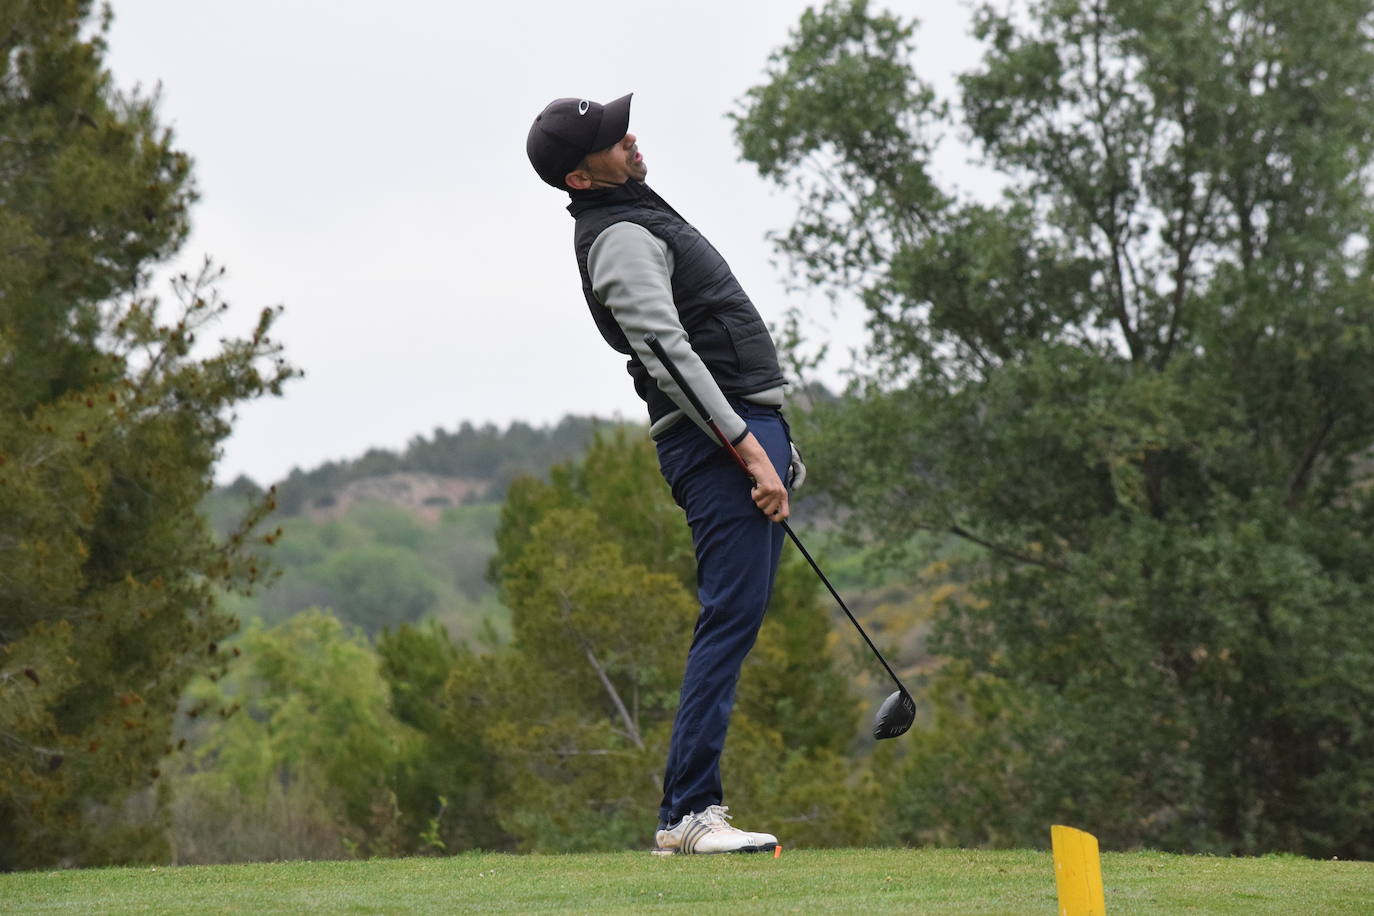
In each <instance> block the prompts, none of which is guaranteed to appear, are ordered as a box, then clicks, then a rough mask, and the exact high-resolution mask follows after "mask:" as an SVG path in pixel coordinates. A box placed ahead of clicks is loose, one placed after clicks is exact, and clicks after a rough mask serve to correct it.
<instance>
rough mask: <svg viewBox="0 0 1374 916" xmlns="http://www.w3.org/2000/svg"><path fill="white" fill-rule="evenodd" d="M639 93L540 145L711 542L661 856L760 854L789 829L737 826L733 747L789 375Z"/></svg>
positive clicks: (613, 338)
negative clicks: (641, 131)
mask: <svg viewBox="0 0 1374 916" xmlns="http://www.w3.org/2000/svg"><path fill="white" fill-rule="evenodd" d="M629 127H630V96H628V95H627V96H623V97H622V98H618V99H616V100H615V101H613V102H609V103H607V104H605V105H599V104H597V103H596V102H592V101H589V100H587V99H557V100H555V101H553V102H551V103H550V104H549V105H548V107H546V108H545V109H544V110H543V111H542V112H541V113H540V114H539V116H538V117H536V118H535V119H534V124H533V125H531V127H530V131H529V136H528V138H527V140H526V144H525V148H526V152H527V153H528V154H529V159H530V163H531V164H532V165H533V166H534V170H535V171H536V172H537V173H538V174H539V177H540V178H542V179H543V180H544V181H545V182H546V183H548V184H550V185H552V186H553V187H555V188H557V189H559V190H560V191H565V192H567V194H568V195H569V197H571V201H570V203H569V204H568V212H569V213H571V214H572V216H573V218H574V219H575V220H576V229H575V231H574V235H573V248H574V251H575V253H576V256H577V269H578V271H579V272H580V273H581V275H582V293H583V295H584V296H585V297H586V300H587V306H588V307H589V308H590V309H591V313H592V320H593V321H595V322H596V327H597V329H598V330H599V331H600V332H601V336H602V337H603V338H605V340H606V343H608V344H610V345H611V347H612V348H613V349H615V350H617V351H619V352H620V353H623V354H625V355H626V356H628V357H629V362H628V363H627V364H626V369H627V370H628V371H629V374H630V377H631V378H632V379H633V380H634V386H635V390H636V391H637V392H638V393H639V396H640V397H641V398H643V399H644V401H645V403H646V404H647V406H648V410H649V423H650V427H649V433H650V435H652V436H653V438H654V442H655V444H656V445H657V448H658V460H659V467H660V468H661V469H662V471H663V477H664V479H665V480H667V481H668V485H669V486H670V487H671V488H672V492H673V498H674V499H675V500H676V501H677V504H678V505H679V506H681V507H682V508H683V510H684V511H685V512H686V514H687V523H688V525H690V526H691V529H692V540H693V542H694V544H695V546H696V557H697V585H698V589H697V594H698V597H699V599H700V601H701V614H700V616H699V617H698V618H697V624H696V630H695V632H694V634H693V637H692V646H691V649H690V650H689V651H688V653H687V668H686V671H685V672H684V673H683V676H682V692H681V695H680V699H679V703H678V710H677V717H676V719H675V720H674V722H673V735H672V741H671V743H670V745H669V749H668V761H667V764H666V765H665V766H664V770H663V801H662V803H661V804H660V806H659V810H658V820H659V826H658V830H657V832H656V833H655V836H654V840H655V849H654V852H656V853H660V854H667V853H714V852H760V851H768V850H772V849H774V848H775V847H776V846H777V844H778V839H777V837H775V836H773V835H772V834H770V833H749V832H746V831H743V830H738V829H736V828H735V827H732V826H731V825H730V824H729V822H728V820H727V818H728V817H729V815H727V814H726V810H727V809H726V807H725V806H724V805H723V804H722V803H721V802H722V801H723V799H724V794H723V790H722V788H721V780H720V754H721V750H722V749H723V748H724V747H725V733H726V730H727V729H728V728H729V725H730V713H731V710H732V709H733V707H734V703H735V683H736V681H737V680H738V679H739V674H740V666H741V665H742V664H743V663H744V657H745V656H746V655H748V654H749V650H750V649H751V648H752V647H753V645H754V639H755V637H756V636H757V635H758V631H759V625H760V624H761V623H762V622H763V614H764V610H765V609H766V608H767V606H768V598H769V595H770V594H771V593H772V590H773V580H774V577H775V576H776V574H777V569H778V557H779V555H780V554H781V551H782V542H783V538H784V533H783V529H782V527H781V526H780V525H777V524H774V523H775V522H779V521H782V520H783V519H785V518H787V515H788V504H787V495H788V487H787V485H785V484H784V480H786V481H787V482H788V484H790V485H793V486H795V485H799V484H800V483H801V479H802V477H803V476H804V475H805V468H804V467H802V464H801V460H800V458H799V457H798V456H797V454H796V450H795V449H794V448H793V447H792V443H791V437H790V435H789V431H788V427H787V422H786V421H785V420H784V419H783V416H782V411H781V407H782V402H783V384H784V382H783V375H782V370H781V368H780V367H779V365H778V355H777V350H776V348H775V347H774V345H773V339H772V337H771V336H770V335H769V333H768V329H767V327H766V326H765V325H764V323H763V319H762V318H760V317H759V313H758V310H757V309H755V308H754V304H753V303H752V302H750V301H749V297H748V296H747V295H745V293H744V290H743V289H741V288H740V285H739V282H738V281H737V280H736V279H735V276H734V274H733V273H731V271H730V267H729V265H728V264H726V263H725V259H724V258H722V257H721V256H720V254H719V253H718V252H717V251H716V249H715V248H713V247H712V246H711V244H710V243H709V242H708V241H706V239H705V238H704V237H703V236H702V235H701V233H699V232H698V231H697V230H696V229H695V228H693V227H692V225H691V224H690V223H688V222H687V221H686V220H684V219H683V218H682V217H681V216H680V215H678V212H677V211H676V210H674V209H673V208H672V207H671V206H669V205H668V203H667V202H666V201H664V200H663V198H661V197H659V196H658V195H657V194H655V193H654V191H653V189H651V188H650V187H649V186H648V185H647V184H645V183H644V179H645V177H646V176H647V175H648V166H647V165H645V162H644V156H643V155H642V154H641V153H640V151H639V145H638V143H637V142H636V138H635V136H634V134H631V133H630V132H629ZM649 332H652V333H653V334H655V335H657V337H658V340H659V342H660V343H662V345H663V347H664V348H665V350H666V351H667V353H668V355H669V357H670V358H671V360H672V361H673V362H674V363H675V364H676V365H677V366H678V368H679V369H680V370H681V372H682V375H683V378H684V380H685V381H686V382H687V385H688V386H689V387H690V388H691V389H693V390H694V391H695V392H696V393H697V395H698V397H700V399H701V401H702V403H703V406H705V408H706V410H707V411H708V412H709V413H710V414H711V415H712V417H713V418H714V419H715V421H716V423H717V425H718V426H719V428H720V430H721V432H722V433H723V434H724V435H725V436H726V437H727V438H729V440H730V442H731V443H732V444H733V445H734V446H735V448H736V450H737V451H738V452H739V454H740V456H741V457H742V458H743V459H744V462H745V464H746V465H747V466H748V468H749V473H750V475H751V476H752V477H753V478H754V481H755V485H754V486H753V488H752V489H750V487H749V484H748V482H747V481H746V480H745V479H744V477H743V475H742V474H741V473H740V469H739V466H738V465H736V464H735V463H734V460H733V459H732V458H731V457H730V455H729V453H728V452H727V451H726V450H725V449H724V448H723V447H722V444H721V443H720V442H719V441H718V440H717V439H716V438H715V436H714V434H713V433H712V432H711V431H710V430H709V428H708V427H707V426H706V423H705V420H704V419H703V418H702V417H701V416H699V415H698V414H697V412H696V411H695V410H693V408H692V406H691V404H690V402H689V401H688V399H687V398H686V397H685V396H684V395H683V393H682V392H681V391H680V390H679V388H678V386H677V385H676V384H675V383H674V382H673V380H672V378H671V377H670V376H669V374H668V371H667V370H666V369H665V368H664V367H663V366H662V365H661V364H660V363H659V361H658V360H657V359H656V358H655V357H654V355H653V354H652V353H651V352H650V350H649V348H648V347H647V346H646V345H645V344H644V342H643V340H644V335H645V334H646V333H649Z"/></svg>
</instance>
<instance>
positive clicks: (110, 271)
mask: <svg viewBox="0 0 1374 916" xmlns="http://www.w3.org/2000/svg"><path fill="white" fill-rule="evenodd" d="M91 7H92V4H91V3H90V2H89V0H57V2H48V3H22V2H21V3H17V4H15V3H10V4H6V5H5V6H4V7H3V10H0V201H3V206H0V869H3V868H13V867H23V866H37V865H45V864H51V863H57V862H68V863H75V864H87V863H97V862H107V861H134V860H141V859H144V858H147V857H150V856H157V855H160V854H161V852H160V849H161V843H162V840H161V832H160V829H159V826H158V823H157V819H156V818H154V819H153V821H151V822H149V823H143V824H140V823H133V822H129V823H126V822H125V819H123V818H120V817H118V816H114V815H111V814H110V813H109V812H112V811H115V810H116V808H117V806H118V805H119V803H120V802H121V800H122V799H124V798H125V797H126V796H127V795H128V794H129V793H130V792H131V791H132V790H134V789H137V788H141V787H143V786H146V785H149V784H150V783H151V782H153V781H155V780H157V778H158V776H159V771H158V768H157V763H158V760H159V759H160V758H161V757H162V755H163V754H164V753H165V751H166V747H167V745H168V737H169V735H170V733H171V726H172V720H173V715H174V712H175V710H176V707H177V703H178V699H179V697H180V694H181V691H182V689H183V687H184V686H185V685H186V683H187V682H188V681H189V680H190V679H191V677H192V676H194V675H195V674H197V673H200V672H204V671H207V670H216V669H218V668H219V666H220V656H219V653H218V644H219V641H220V640H221V639H222V638H223V637H224V636H226V635H227V634H228V633H230V632H231V631H232V630H233V629H234V626H235V621H234V620H233V619H232V618H231V617H229V615H227V614H225V613H223V612H222V611H220V610H219V608H218V607H217V604H216V601H215V597H214V593H215V589H216V588H226V587H227V588H235V587H237V588H243V587H247V586H248V585H249V584H250V583H252V582H253V581H254V580H255V579H256V578H257V575H258V570H257V567H256V561H255V560H254V558H253V555H252V552H251V551H250V550H249V549H248V542H249V535H250V532H251V531H252V529H253V527H254V525H255V524H256V523H257V522H258V521H259V520H260V519H261V517H262V516H263V514H264V513H265V512H266V511H267V509H268V507H269V505H270V497H265V498H264V499H262V500H260V501H259V502H258V504H257V505H256V506H255V507H254V510H253V511H252V512H250V513H249V515H248V517H247V518H246V519H244V520H243V522H242V524H241V525H240V526H239V527H238V528H237V530H236V531H235V532H234V533H233V534H232V535H231V536H230V537H229V538H228V539H226V540H225V541H223V542H221V541H218V540H217V539H216V538H215V537H214V536H213V534H212V532H211V531H210V530H209V528H208V527H207V526H206V524H205V522H204V521H203V520H202V518H201V517H200V515H199V514H198V508H197V507H198V505H199V502H200V500H201V498H202V497H203V495H204V494H205V492H206V491H207V490H208V489H209V487H210V484H211V469H212V466H213V464H214V461H215V460H216V458H217V457H218V448H219V443H220V442H221V441H222V440H223V439H224V438H225V437H226V436H227V435H228V433H229V422H230V411H231V409H232V407H233V406H234V405H235V404H237V403H239V402H241V401H244V400H247V399H251V398H254V397H258V396H260V395H263V394H266V393H269V392H271V393H278V392H279V391H280V386H281V385H282V383H283V382H284V381H285V380H286V379H287V378H289V377H290V376H291V375H292V374H293V370H291V369H290V368H289V367H287V366H286V365H285V364H284V363H283V362H282V361H281V359H280V354H279V352H278V349H277V347H276V345H275V344H273V343H272V342H271V341H270V339H269V337H268V331H269V330H270V327H271V324H272V321H273V319H274V317H275V314H276V313H275V312H274V311H266V312H264V313H263V314H262V317H261V320H260V321H259V322H258V324H257V326H256V327H255V328H254V330H253V332H252V334H251V336H250V337H249V338H246V339H233V340H225V341H223V342H222V343H221V345H220V347H219V348H218V349H217V350H214V351H212V352H207V351H204V350H203V349H200V348H197V349H196V350H195V352H194V353H193V345H194V344H195V340H196V336H197V334H198V333H200V332H201V331H202V330H203V329H205V328H206V327H208V326H209V325H210V324H211V323H212V322H213V321H214V320H215V318H216V317H217V316H218V315H219V313H220V312H221V311H222V308H223V306H222V304H221V303H220V302H219V301H218V299H217V298H216V297H215V295H214V290H213V281H214V279H215V278H216V277H217V276H218V273H217V272H216V271H215V270H213V269H212V268H210V267H209V265H208V264H207V266H206V267H205V269H204V270H203V271H201V272H200V273H199V274H197V275H194V276H184V277H182V278H180V279H179V280H178V281H177V283H176V284H175V291H176V293H177V298H178V300H179V301H178V303H177V305H176V307H175V315H174V317H171V318H170V319H166V318H164V316H163V314H162V310H161V309H160V308H159V304H158V302H157V301H156V300H155V299H153V298H151V297H149V296H148V295H147V294H146V287H147V284H148V280H149V273H150V270H151V269H152V267H153V266H154V265H156V264H157V263H158V262H159V261H162V260H164V259H165V258H167V257H168V256H170V255H171V254H172V253H173V252H175V251H176V249H177V248H178V247H179V246H180V244H181V243H182V242H183V241H184V239H185V236H186V232H187V225H188V217H187V214H188V208H189V207H190V205H191V203H192V202H193V200H194V199H195V188H194V185H193V183H192V180H191V164H190V160H189V159H188V158H187V156H186V155H185V154H184V153H182V152H180V151H178V150H177V149H176V148H175V147H174V146H173V143H172V138H171V135H170V133H169V132H168V131H167V130H165V129H163V128H162V127H160V126H159V124H158V122H157V116H156V99H153V98H148V97H144V96H141V95H139V94H137V93H134V94H124V93H121V92H119V91H117V90H115V89H114V88H113V86H112V84H111V80H110V77H109V74H108V73H107V72H106V71H105V69H104V64H103V54H104V49H105V45H104V34H105V27H106V26H107V24H108V18H107V17H102V18H101V19H99V20H98V21H95V22H92V21H91V18H92V17H91V15H90V13H91ZM202 353H205V355H201V354H202ZM102 812H104V813H102Z"/></svg>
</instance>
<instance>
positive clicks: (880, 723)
mask: <svg viewBox="0 0 1374 916" xmlns="http://www.w3.org/2000/svg"><path fill="white" fill-rule="evenodd" d="M644 343H645V345H647V346H648V348H649V349H650V350H652V351H653V354H654V356H656V357H658V361H659V362H660V363H662V364H663V368H665V369H667V370H668V374H669V375H671V376H672V377H673V381H675V382H677V386H678V387H679V388H681V389H682V393H683V394H684V395H685V396H686V397H687V400H688V401H689V402H690V403H691V405H692V407H694V408H695V409H696V412H697V413H699V414H701V418H702V420H703V421H705V423H706V426H707V427H708V428H709V429H710V430H711V432H713V433H715V435H716V438H717V439H719V440H720V441H721V444H723V445H724V446H725V448H726V449H728V450H729V452H730V455H731V457H732V458H734V459H735V463H736V464H738V465H739V466H740V470H742V471H744V476H745V477H747V478H748V479H749V480H750V481H751V482H752V481H753V479H754V477H753V475H752V474H750V473H749V467H748V465H746V464H745V463H744V459H743V458H741V457H740V454H739V452H737V451H735V447H734V446H733V445H731V444H730V440H729V439H727V438H726V437H725V436H724V435H722V434H721V431H720V427H718V426H716V421H715V420H713V419H712V418H711V414H710V413H708V412H707V410H706V406H705V405H704V404H702V403H701V400H700V399H699V398H698V397H697V395H696V392H695V391H693V390H692V389H691V387H689V386H688V384H687V380H686V379H684V378H683V377H682V373H681V372H679V371H678V368H677V364H675V363H674V362H673V360H672V357H670V356H669V355H668V351H667V350H664V349H663V344H661V343H659V341H658V337H657V335H655V334H652V333H650V334H645V335H644ZM778 524H780V525H782V530H783V531H786V532H787V536H788V537H789V538H791V539H792V543H793V544H796V545H797V549H798V550H800V551H801V555H802V556H804V557H806V562H808V563H810V564H811V568H812V569H813V570H815V572H816V575H817V576H819V577H820V580H821V582H823V583H825V587H826V588H827V589H829V591H830V594H831V596H832V597H833V598H834V599H835V602H836V603H837V604H839V606H840V609H841V610H842V611H844V614H845V616H846V617H848V618H849V622H850V623H852V624H854V629H856V630H858V631H859V635H860V636H862V637H863V638H864V642H866V643H868V648H870V649H872V650H873V654H874V655H876V656H877V657H878V661H880V662H882V664H883V667H884V668H885V669H887V673H888V676H889V677H891V678H892V682H893V683H894V684H896V685H897V691H896V692H895V693H893V694H892V695H891V696H890V697H888V698H887V699H886V700H884V701H883V705H882V706H880V707H878V714H877V715H876V716H874V718H873V737H874V738H877V739H878V740H882V739H883V738H896V737H897V736H898V735H902V734H905V733H906V731H907V729H909V728H911V724H912V723H913V722H915V721H916V703H915V701H914V700H912V699H911V694H910V693H909V692H908V691H907V689H906V687H905V685H903V684H902V681H901V679H900V678H898V677H897V672H895V671H893V670H892V666H891V665H889V664H888V663H887V659H885V658H883V653H881V652H879V651H878V647H877V646H875V645H873V640H871V639H869V638H868V634H867V633H865V632H864V628H863V627H862V626H861V625H860V624H859V621H858V619H857V618H855V616H854V615H853V614H852V613H851V612H850V610H849V606H848V605H846V604H845V603H844V599H843V598H841V597H840V593H839V592H837V591H835V586H833V585H831V584H830V580H829V579H827V578H826V577H825V573H823V572H821V568H820V566H819V565H817V563H816V561H815V560H814V559H812V558H811V552H810V551H808V550H807V549H806V547H805V546H804V545H803V544H802V542H801V539H800V538H798V537H797V533H796V532H795V531H793V530H792V526H791V525H789V524H787V519H783V520H782V521H780V522H778Z"/></svg>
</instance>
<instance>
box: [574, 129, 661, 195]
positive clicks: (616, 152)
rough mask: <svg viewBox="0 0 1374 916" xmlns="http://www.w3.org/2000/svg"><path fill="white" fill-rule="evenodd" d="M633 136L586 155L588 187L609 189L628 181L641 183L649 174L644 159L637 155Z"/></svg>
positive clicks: (636, 146) (636, 144) (637, 151)
mask: <svg viewBox="0 0 1374 916" xmlns="http://www.w3.org/2000/svg"><path fill="white" fill-rule="evenodd" d="M635 140H636V138H635V135H634V134H626V135H625V136H623V137H621V138H620V142H618V143H616V144H614V145H612V146H608V147H607V148H606V149H603V150H597V151H596V152H595V153H588V154H587V167H586V169H585V170H579V171H584V172H585V174H586V175H587V177H588V179H589V184H588V187H592V188H611V187H615V186H616V185H620V184H624V183H625V182H626V181H628V180H629V179H631V178H633V179H634V180H635V181H643V180H644V178H645V176H647V175H648V174H649V167H648V166H647V165H645V164H644V157H643V156H642V155H640V153H639V145H638V143H636V142H635Z"/></svg>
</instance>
